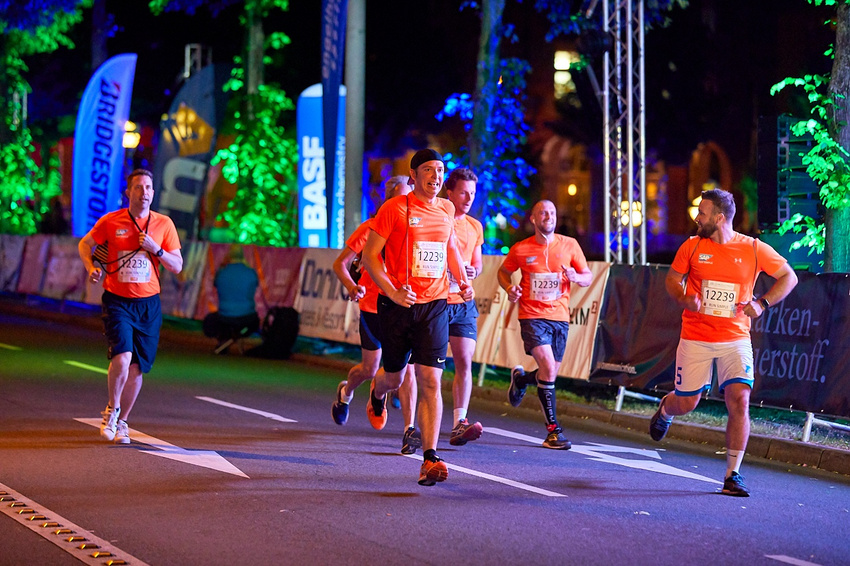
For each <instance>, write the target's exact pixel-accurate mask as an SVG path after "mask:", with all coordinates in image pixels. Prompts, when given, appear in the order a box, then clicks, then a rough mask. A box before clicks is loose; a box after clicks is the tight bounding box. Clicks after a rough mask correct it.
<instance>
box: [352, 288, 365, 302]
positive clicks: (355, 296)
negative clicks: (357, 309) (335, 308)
mask: <svg viewBox="0 0 850 566" xmlns="http://www.w3.org/2000/svg"><path fill="white" fill-rule="evenodd" d="M365 296H366V287H364V286H363V285H355V286H354V292H353V293H352V292H351V291H349V292H348V300H349V301H359V300H360V299H362V298H363V297H365Z"/></svg>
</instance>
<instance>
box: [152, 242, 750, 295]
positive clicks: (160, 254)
mask: <svg viewBox="0 0 850 566" xmlns="http://www.w3.org/2000/svg"><path fill="white" fill-rule="evenodd" d="M164 253H165V250H164V249H162V248H159V251H158V252H156V253H155V254H154V255H155V256H156V257H162V254H164ZM765 308H767V307H765Z"/></svg>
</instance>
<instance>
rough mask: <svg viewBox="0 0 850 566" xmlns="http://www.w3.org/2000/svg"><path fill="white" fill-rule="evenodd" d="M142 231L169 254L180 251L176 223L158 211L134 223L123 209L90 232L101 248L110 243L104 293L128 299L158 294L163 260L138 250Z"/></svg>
mask: <svg viewBox="0 0 850 566" xmlns="http://www.w3.org/2000/svg"><path fill="white" fill-rule="evenodd" d="M148 220H150V223H149V222H148ZM137 224H138V226H137ZM140 229H141V230H140ZM142 231H146V232H147V233H148V234H149V235H150V236H151V237H152V238H153V239H154V240H156V241H157V242H159V245H160V247H162V249H163V250H165V251H167V252H173V251H174V250H179V249H180V239H179V237H178V236H177V229H176V228H175V227H174V222H172V221H171V219H170V218H169V217H167V216H165V215H164V214H159V213H158V212H154V211H150V215H149V216H148V218H142V219H135V221H134V220H133V218H132V217H131V216H130V212H129V211H128V210H127V209H126V208H122V209H120V210H116V211H113V212H109V213H107V214H105V215H103V216H101V217H100V219H99V220H98V221H97V222H96V223H95V225H94V228H92V230H91V236H92V238H94V241H95V243H96V244H98V245H102V244H104V243H107V248H108V255H107V258H108V262H109V263H107V264H106V266H105V268H104V269H103V271H104V273H105V275H106V278H105V279H104V280H103V288H104V290H106V291H109V292H110V293H114V294H116V295H119V296H121V297H126V298H129V299H136V298H145V297H152V296H154V295H157V294H159V292H160V286H159V266H160V261H159V258H158V257H156V256H155V255H153V254H149V253H148V252H146V251H144V250H139V234H140V233H141V232H142ZM136 250H139V251H138V252H136ZM134 252H135V253H134ZM119 258H121V259H119Z"/></svg>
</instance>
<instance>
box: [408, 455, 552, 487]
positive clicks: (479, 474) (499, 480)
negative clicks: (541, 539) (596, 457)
mask: <svg viewBox="0 0 850 566" xmlns="http://www.w3.org/2000/svg"><path fill="white" fill-rule="evenodd" d="M402 456H406V457H407V458H412V459H414V460H418V461H419V462H422V457H421V456H417V455H415V454H402ZM445 464H446V467H447V468H448V469H450V470H455V471H457V472H461V473H462V474H469V475H470V476H477V477H479V478H483V479H485V480H490V481H494V482H496V483H501V484H505V485H509V486H511V487H515V488H517V489H524V490H525V491H530V492H532V493H536V494H538V495H546V496H548V497H566V495H564V494H563V493H556V492H554V491H549V490H548V489H543V488H540V487H534V486H533V485H528V484H525V483H520V482H518V481H514V480H509V479H507V478H502V477H499V476H494V475H493V474H488V473H486V472H479V471H478V470H473V469H472V468H464V467H463V466H458V465H456V464H449V463H448V462H446V463H445Z"/></svg>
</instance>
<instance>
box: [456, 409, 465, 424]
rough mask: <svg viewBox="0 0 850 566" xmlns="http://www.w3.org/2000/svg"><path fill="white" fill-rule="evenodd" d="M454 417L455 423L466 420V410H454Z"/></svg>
mask: <svg viewBox="0 0 850 566" xmlns="http://www.w3.org/2000/svg"><path fill="white" fill-rule="evenodd" d="M454 417H455V420H454V422H455V423H457V422H458V421H462V420H463V419H465V418H466V409H455V410H454Z"/></svg>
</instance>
